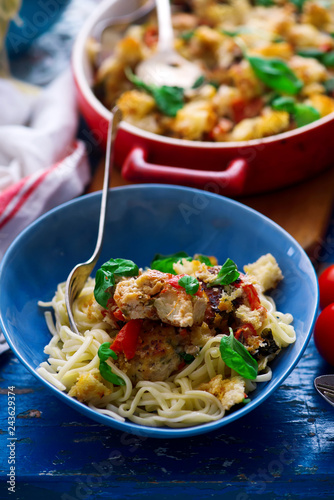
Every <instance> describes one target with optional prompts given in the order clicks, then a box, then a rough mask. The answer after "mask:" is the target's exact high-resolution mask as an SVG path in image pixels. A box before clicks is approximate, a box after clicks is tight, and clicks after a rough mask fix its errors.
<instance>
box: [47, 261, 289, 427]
mask: <svg viewBox="0 0 334 500" xmlns="http://www.w3.org/2000/svg"><path fill="white" fill-rule="evenodd" d="M185 255H186V254H184V253H183V252H180V253H179V254H175V255H173V256H160V255H159V256H157V258H156V259H155V260H154V262H153V263H152V264H151V268H150V269H146V270H140V269H138V267H137V266H136V265H135V264H134V263H133V262H132V261H127V260H123V259H110V261H108V263H106V264H105V265H104V266H102V268H101V269H100V270H98V272H97V275H96V279H93V278H89V280H88V281H87V283H86V285H85V287H84V289H83V291H82V292H81V294H80V296H79V298H78V299H77V300H76V302H75V303H74V311H73V312H74V318H75V321H76V324H77V326H78V330H79V332H80V333H82V335H77V334H76V333H74V332H72V331H71V329H70V327H69V323H68V317H67V312H66V306H65V284H64V283H62V284H59V285H58V289H57V292H56V294H55V296H54V298H53V299H52V301H51V302H49V303H44V302H40V303H39V305H40V306H43V307H52V309H53V311H54V316H55V322H54V319H53V314H52V312H51V311H50V310H48V311H46V312H45V317H46V322H47V325H48V328H49V330H50V333H51V334H52V338H51V340H50V342H49V344H48V345H47V346H46V347H45V350H44V352H45V353H46V354H47V355H48V360H47V361H45V362H43V363H42V364H41V365H40V367H39V368H38V372H39V373H40V375H41V376H43V377H44V378H45V379H46V380H48V381H49V382H50V383H51V384H53V385H54V386H55V387H57V388H58V389H59V390H61V391H67V392H68V393H69V395H70V396H72V397H75V398H77V399H78V400H79V401H82V402H85V403H87V404H88V406H89V407H90V408H92V409H94V410H95V411H97V412H99V413H102V414H105V415H108V416H110V417H111V418H114V419H116V420H119V421H124V420H125V419H126V418H127V419H129V420H131V421H133V422H136V423H138V424H143V425H147V426H168V427H185V426H193V425H198V424H201V423H205V422H211V421H214V420H219V419H221V418H222V417H223V416H224V414H225V412H226V411H227V410H230V408H232V407H233V406H234V405H238V404H247V402H249V399H248V396H247V394H248V393H250V392H251V391H253V390H254V389H255V387H256V383H257V382H263V381H267V380H270V379H271V369H270V367H269V366H268V362H270V361H271V360H272V359H273V358H274V357H275V356H276V355H277V354H278V353H279V352H280V350H281V348H284V347H287V346H288V345H289V344H291V343H293V342H294V341H295V338H296V337H295V331H294V328H293V326H292V325H291V323H292V320H293V318H292V316H291V314H283V313H281V312H278V311H277V310H276V307H275V303H274V301H273V299H272V298H270V297H269V296H267V295H265V294H264V292H266V291H267V290H270V289H272V288H274V287H275V286H276V285H277V284H278V282H279V281H280V280H281V279H282V278H283V276H282V273H281V270H280V268H279V266H278V264H277V262H276V260H275V259H274V257H273V256H272V255H270V254H267V255H265V256H262V257H261V258H260V259H259V260H258V261H257V262H255V263H254V264H250V265H248V266H245V268H244V269H245V271H246V274H242V273H240V272H239V271H238V270H237V268H236V265H235V264H234V263H233V261H231V260H230V259H227V261H226V262H225V264H224V265H223V266H219V265H217V263H216V261H215V259H214V258H213V257H210V258H208V257H205V256H195V257H194V258H191V257H187V256H185Z"/></svg>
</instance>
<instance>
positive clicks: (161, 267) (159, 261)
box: [150, 252, 192, 274]
mask: <svg viewBox="0 0 334 500" xmlns="http://www.w3.org/2000/svg"><path fill="white" fill-rule="evenodd" d="M182 259H187V260H189V261H191V260H192V258H191V257H189V255H188V254H187V253H186V252H177V253H173V254H171V255H162V254H159V253H157V254H155V256H154V257H153V260H152V262H151V265H150V267H151V269H156V270H157V271H161V272H162V273H170V274H177V273H176V272H175V271H174V269H173V264H175V263H176V262H179V261H180V260H182Z"/></svg>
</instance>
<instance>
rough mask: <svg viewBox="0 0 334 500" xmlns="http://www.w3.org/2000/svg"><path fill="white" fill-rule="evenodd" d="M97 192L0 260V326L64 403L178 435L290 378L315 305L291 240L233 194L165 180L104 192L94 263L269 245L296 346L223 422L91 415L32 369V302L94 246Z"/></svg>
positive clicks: (41, 334)
mask: <svg viewBox="0 0 334 500" xmlns="http://www.w3.org/2000/svg"><path fill="white" fill-rule="evenodd" d="M100 198H101V193H94V194H90V195H87V196H83V197H81V198H78V199H76V200H74V201H71V202H69V203H66V204H64V205H62V206H60V207H58V208H56V209H54V210H52V211H50V212H49V213H47V214H46V215H44V216H43V217H41V218H40V219H38V220H37V221H36V222H35V223H33V224H32V225H31V226H30V227H28V228H27V229H26V230H25V231H23V232H22V233H21V234H20V235H19V237H18V238H17V239H16V240H15V241H14V243H13V244H12V245H11V247H10V248H9V249H8V251H7V253H6V255H5V257H4V258H3V260H2V263H1V267H0V289H1V297H0V314H1V328H2V329H3V331H4V333H5V336H6V338H7V341H8V342H9V344H10V346H11V347H12V349H13V351H14V352H15V354H16V355H17V356H18V358H19V359H20V360H21V361H22V363H23V364H24V365H25V366H26V367H27V368H28V369H29V370H30V371H31V372H32V373H33V374H34V375H35V376H36V377H37V378H38V379H39V380H40V382H42V383H43V384H44V385H46V386H47V387H48V388H49V389H50V391H51V392H52V393H53V394H54V395H56V396H58V397H59V398H60V399H61V400H62V401H64V402H65V403H67V404H69V405H70V406H72V407H73V408H75V409H77V410H78V411H80V412H81V413H83V414H85V415H87V416H88V417H91V418H92V419H94V420H97V421H98V422H101V423H103V424H105V425H109V426H111V427H114V428H116V429H120V430H123V431H126V432H129V433H133V434H138V435H145V436H152V437H160V438H176V437H185V436H192V435H195V434H201V433H204V432H208V431H212V430H214V429H218V428H220V427H222V426H224V425H226V424H228V423H229V422H232V421H234V420H236V419H238V418H239V417H241V416H243V415H245V414H246V413H248V412H250V411H252V410H253V409H254V408H255V407H256V406H258V405H259V404H260V403H262V401H264V400H265V399H266V398H267V397H268V396H270V394H272V392H273V391H274V390H275V389H276V388H277V387H278V386H279V385H280V384H281V383H282V381H283V380H284V379H285V378H286V377H287V376H288V375H289V373H290V372H291V371H292V369H293V368H294V366H295V365H296V364H297V362H298V360H299V359H300V357H301V356H302V354H303V351H304V350H305V348H306V346H307V343H308V340H309V338H310V336H311V331H312V327H313V323H314V320H315V316H316V312H317V307H318V285H317V278H316V274H315V272H314V269H313V267H312V264H311V262H310V261H309V259H308V257H307V256H306V254H305V253H304V251H303V250H302V248H301V247H300V246H299V245H298V243H296V241H295V240H294V239H293V238H292V237H291V236H290V235H289V234H288V233H286V232H285V231H284V230H283V229H281V228H280V227H279V226H278V225H277V224H275V223H274V222H272V221H271V220H269V219H267V218H266V217H264V216H262V215H261V214H259V213H257V212H255V211H254V210H252V209H250V208H247V207H245V206H244V205H242V204H240V203H237V202H235V201H233V200H230V199H227V198H223V197H221V196H218V195H215V194H211V193H207V192H204V191H198V190H196V189H190V188H183V187H175V186H168V185H154V184H150V185H141V186H128V187H122V188H117V189H113V190H111V196H110V198H109V207H108V216H107V223H106V234H105V241H104V246H103V251H102V255H101V258H100V262H99V264H100V265H101V264H102V263H103V262H105V261H107V260H108V259H109V258H111V257H114V258H115V257H122V258H127V259H132V260H134V261H135V262H136V263H137V264H138V265H139V266H146V265H149V263H150V261H151V258H152V257H153V255H154V254H155V253H164V254H169V253H173V252H176V251H179V250H184V251H186V252H188V253H189V254H190V255H193V254H194V253H197V252H199V253H202V254H206V255H208V254H209V255H215V256H216V257H217V258H218V261H219V262H224V261H225V260H226V258H227V257H230V258H232V259H233V260H234V261H235V262H236V263H237V265H238V266H239V268H242V266H243V265H244V264H247V263H249V262H252V261H255V260H256V259H257V258H258V257H260V256H261V255H263V254H265V253H267V252H271V253H272V254H273V255H274V256H275V257H276V259H277V261H278V262H279V265H280V266H281V268H282V271H283V274H284V276H285V280H283V282H282V283H281V285H280V287H279V290H277V291H276V293H275V297H274V298H275V300H276V303H277V306H278V309H279V310H281V311H283V312H290V313H291V314H293V316H294V326H295V328H296V332H297V341H296V343H295V344H293V345H291V346H289V347H288V348H287V349H285V350H284V351H283V352H282V353H281V354H280V356H279V357H278V358H276V359H275V361H274V362H273V363H272V364H271V366H272V370H273V378H272V380H271V381H269V382H266V383H260V384H258V387H257V389H256V391H255V392H253V393H252V394H251V399H252V401H251V403H249V404H248V405H245V406H244V407H243V408H241V409H238V410H237V411H235V412H234V413H231V414H230V415H228V416H226V417H224V418H223V419H222V420H220V421H217V422H213V423H208V424H202V425H199V426H196V427H188V428H184V429H170V428H150V427H144V426H140V425H137V424H134V423H132V422H125V423H120V422H116V421H114V420H112V419H111V418H109V417H107V416H105V415H100V414H98V413H95V412H94V411H93V410H91V409H90V408H88V407H87V406H85V405H84V404H82V403H79V402H78V401H77V400H75V399H72V398H70V397H69V396H67V394H64V393H62V392H60V391H59V390H58V389H56V388H55V387H53V386H52V385H50V384H49V383H48V382H46V381H45V380H44V379H43V378H41V377H40V376H39V375H38V373H36V368H37V367H38V365H39V364H40V363H41V361H44V360H45V359H46V357H47V356H46V355H45V354H44V353H43V348H44V346H45V345H46V344H47V343H48V341H49V338H50V334H49V332H48V329H47V327H46V324H45V321H44V316H43V313H42V311H41V310H40V309H39V308H38V307H37V301H38V300H43V301H48V300H50V299H51V298H52V297H53V295H54V292H55V290H56V286H57V284H58V283H59V282H60V281H65V280H66V278H67V275H68V274H69V272H70V270H71V269H72V268H73V266H74V265H75V264H77V263H78V262H83V261H85V260H87V258H89V257H90V256H91V254H92V252H93V249H94V246H95V243H96V236H97V226H98V218H99V208H100Z"/></svg>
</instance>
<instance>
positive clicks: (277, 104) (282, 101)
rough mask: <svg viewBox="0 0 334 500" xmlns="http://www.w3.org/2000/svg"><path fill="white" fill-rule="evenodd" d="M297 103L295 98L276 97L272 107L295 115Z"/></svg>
mask: <svg viewBox="0 0 334 500" xmlns="http://www.w3.org/2000/svg"><path fill="white" fill-rule="evenodd" d="M295 104H296V101H295V99H294V98H293V97H286V96H284V97H275V98H274V99H273V100H272V102H271V107H272V108H273V109H276V110H277V111H287V112H288V113H293V112H294V110H295Z"/></svg>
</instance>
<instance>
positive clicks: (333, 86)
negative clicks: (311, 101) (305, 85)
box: [324, 78, 334, 94]
mask: <svg viewBox="0 0 334 500" xmlns="http://www.w3.org/2000/svg"><path fill="white" fill-rule="evenodd" d="M324 87H325V89H326V93H327V94H331V93H332V92H334V78H330V79H329V80H326V81H325V82H324Z"/></svg>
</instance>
